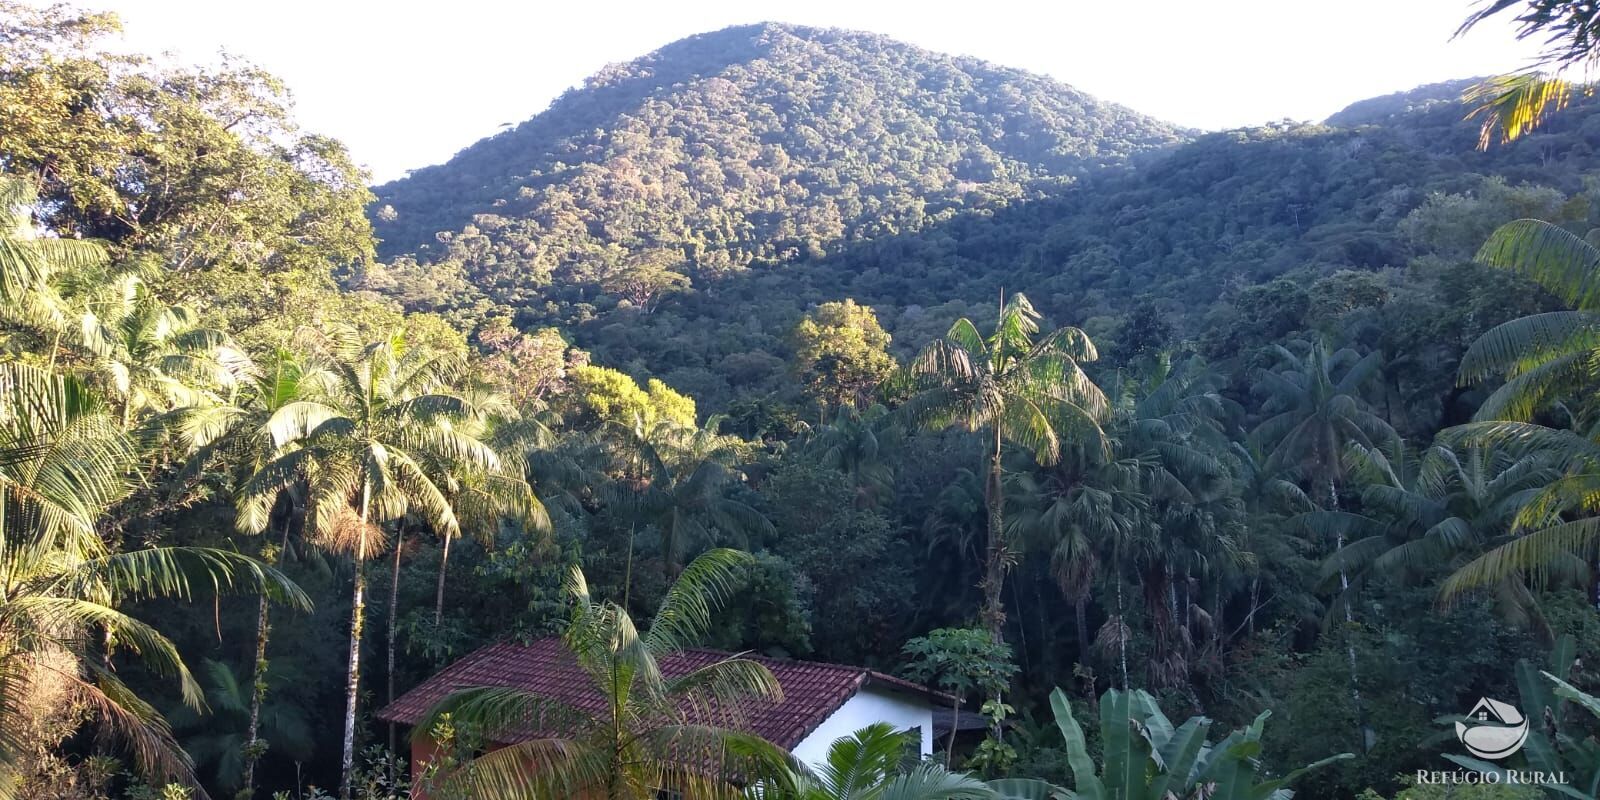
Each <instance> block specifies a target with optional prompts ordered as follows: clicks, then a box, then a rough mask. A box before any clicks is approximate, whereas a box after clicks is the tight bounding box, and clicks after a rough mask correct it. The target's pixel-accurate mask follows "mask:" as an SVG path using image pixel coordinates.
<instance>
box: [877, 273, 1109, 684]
mask: <svg viewBox="0 0 1600 800" xmlns="http://www.w3.org/2000/svg"><path fill="white" fill-rule="evenodd" d="M1038 331H1039V314H1038V312H1036V311H1034V310H1033V306H1032V305H1031V304H1030V303H1029V302H1028V298H1027V297H1025V296H1023V295H1022V294H1014V295H1012V296H1011V299H1010V300H1009V301H1004V302H1002V303H1001V306H1000V316H999V318H998V319H997V320H996V322H995V327H994V331H993V332H992V333H991V334H990V335H989V337H988V338H987V339H986V338H984V337H983V336H982V334H980V333H978V328H977V326H975V325H973V324H972V322H971V321H970V320H968V319H966V318H962V319H958V320H956V322H955V324H954V325H952V326H951V327H950V332H949V333H947V334H945V338H944V339H943V340H941V341H936V342H934V343H932V344H930V345H929V346H928V347H927V348H926V349H924V350H923V351H922V354H921V355H919V356H918V357H917V360H916V362H915V363H914V364H913V366H912V368H913V371H914V373H915V374H916V375H918V376H920V377H921V378H922V379H923V381H924V382H925V384H926V385H925V386H924V387H923V388H922V390H921V391H920V392H918V394H917V395H915V396H914V397H913V398H912V399H911V400H909V401H907V403H906V404H905V406H904V407H903V410H904V413H905V414H906V415H907V416H908V417H910V418H911V419H913V420H916V421H918V422H920V423H921V424H922V425H924V426H927V427H930V428H946V427H952V426H955V427H959V428H961V429H963V430H967V431H971V432H974V433H977V432H985V433H986V435H988V436H989V437H991V441H992V447H991V449H990V451H989V470H988V475H987V479H986V483H985V486H984V500H985V504H986V505H987V511H988V529H989V530H988V533H989V538H988V544H987V546H986V547H985V550H984V557H983V574H982V578H981V579H980V580H979V584H978V585H979V587H980V588H981V589H982V591H983V609H982V612H981V618H982V620H983V625H984V627H985V628H986V629H987V630H988V631H989V636H990V638H991V639H992V640H994V642H995V643H996V644H1000V643H1001V642H1003V641H1004V632H1003V627H1004V625H1005V610H1004V607H1003V605H1002V602H1001V594H1000V592H1001V589H1002V588H1003V587H1004V584H1005V577H1006V572H1007V570H1009V569H1010V567H1011V562H1012V560H1013V556H1014V553H1013V548H1012V546H1011V542H1010V541H1009V540H1008V538H1007V535H1006V529H1005V524H1004V523H1005V519H1004V508H1005V500H1004V497H1003V491H1004V490H1003V486H1004V480H1003V473H1002V469H1001V457H1002V455H1003V453H1004V445H1005V443H1006V442H1007V441H1011V442H1014V443H1016V444H1018V445H1021V446H1022V447H1024V448H1025V449H1027V450H1028V451H1029V452H1031V453H1032V455H1033V457H1034V459H1035V461H1037V462H1038V463H1040V464H1053V463H1055V462H1056V461H1057V460H1058V459H1059V458H1060V457H1061V450H1062V447H1063V443H1064V442H1066V443H1070V444H1074V445H1080V446H1086V447H1091V448H1097V449H1100V450H1107V449H1108V448H1109V443H1108V440H1107V437H1106V434H1105V431H1104V430H1102V429H1101V423H1102V421H1103V420H1104V419H1105V417H1106V413H1107V411H1108V409H1109V403H1108V402H1107V401H1106V398H1105V395H1104V394H1102V393H1101V391H1100V388H1099V387H1097V386H1095V385H1094V382H1093V381H1091V380H1089V376H1088V375H1086V374H1084V372H1083V368H1082V367H1081V366H1080V362H1084V361H1093V360H1094V359H1095V358H1096V353H1095V349H1094V344H1093V343H1092V342H1090V341H1089V337H1088V336H1087V335H1086V334H1084V332H1083V331H1081V330H1078V329H1077V328H1061V329H1059V330H1056V331H1052V332H1051V333H1049V334H1046V335H1044V336H1042V337H1039V339H1038V341H1034V338H1033V337H1034V334H1036V333H1038ZM995 699H998V696H996V697H995Z"/></svg>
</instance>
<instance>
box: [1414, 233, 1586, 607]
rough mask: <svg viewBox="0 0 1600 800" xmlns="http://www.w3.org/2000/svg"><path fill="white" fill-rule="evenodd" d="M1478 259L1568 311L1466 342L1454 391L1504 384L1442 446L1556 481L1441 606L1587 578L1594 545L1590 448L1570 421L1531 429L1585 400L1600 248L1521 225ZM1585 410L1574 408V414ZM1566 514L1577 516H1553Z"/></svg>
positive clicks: (1454, 582) (1466, 567)
mask: <svg viewBox="0 0 1600 800" xmlns="http://www.w3.org/2000/svg"><path fill="white" fill-rule="evenodd" d="M1478 260H1479V261H1481V262H1483V263H1485V264H1488V265H1489V266H1491V267H1495V268H1498V269H1504V270H1508V271H1510V272H1512V273H1515V274H1518V275H1522V276H1524V277H1527V278H1530V279H1532V280H1533V281H1535V282H1536V283H1538V284H1539V285H1540V286H1542V287H1544V289H1545V290H1546V291H1548V292H1550V293H1551V294H1553V295H1555V296H1556V297H1558V298H1560V299H1561V300H1562V301H1563V302H1564V303H1566V304H1567V305H1568V306H1570V307H1571V309H1570V310H1567V311H1552V312H1547V313H1543V314H1534V315H1531V316H1526V317H1520V318H1518V319H1514V320H1511V321H1509V322H1505V323H1503V324H1501V325H1498V326H1496V327H1494V328H1491V329H1490V330H1488V331H1487V332H1485V333H1484V334H1483V335H1482V336H1480V337H1478V339H1477V340H1476V341H1474V342H1473V343H1472V345H1471V347H1469V348H1468V349H1467V352H1466V354H1465V355H1463V356H1462V359H1461V367H1460V374H1459V377H1460V380H1461V382H1462V383H1469V382H1477V381H1481V380H1483V379H1485V378H1488V377H1490V376H1494V375H1504V376H1505V379H1506V380H1505V382H1504V383H1503V384H1501V385H1500V386H1499V387H1498V388H1496V389H1495V390H1494V391H1493V392H1492V393H1491V394H1490V395H1489V397H1488V398H1487V399H1485V400H1484V402H1483V405H1482V406H1480V407H1479V409H1478V411H1477V413H1476V414H1475V415H1474V416H1473V420H1474V421H1473V422H1471V423H1469V424H1467V425H1463V426H1460V427H1458V428H1455V429H1452V430H1450V431H1447V432H1446V433H1445V437H1446V439H1447V440H1448V441H1451V442H1457V443H1461V444H1467V445H1476V446H1483V447H1495V448H1498V449H1501V450H1503V451H1504V452H1506V453H1507V454H1509V455H1511V456H1513V457H1529V456H1535V455H1537V456H1539V457H1542V458H1548V459H1550V462H1549V463H1550V464H1551V466H1552V467H1553V468H1554V469H1557V470H1559V471H1561V472H1562V473H1565V475H1564V477H1563V478H1562V479H1561V480H1557V481H1553V482H1551V483H1549V484H1548V485H1547V486H1546V487H1545V488H1544V491H1543V492H1541V493H1540V495H1539V496H1538V497H1537V498H1534V499H1533V500H1532V501H1531V502H1529V503H1528V504H1527V505H1526V506H1524V508H1523V509H1522V511H1521V512H1520V513H1519V514H1518V515H1517V518H1516V519H1515V526H1514V528H1515V530H1516V531H1519V532H1523V534H1522V535H1519V536H1516V537H1515V538H1513V539H1511V540H1510V541H1508V542H1505V543H1503V544H1501V545H1499V546H1497V547H1494V548H1492V549H1490V550H1488V551H1487V552H1485V553H1483V554H1482V555H1480V556H1479V557H1478V558H1476V559H1474V560H1472V561H1471V562H1468V563H1466V564H1463V565H1461V567H1460V568H1459V569H1457V570H1456V571H1455V572H1454V573H1453V574H1452V575H1451V576H1450V577H1449V579H1447V580H1446V581H1445V584H1444V585H1443V587H1442V589H1441V591H1442V592H1443V594H1444V595H1445V596H1446V597H1452V596H1455V595H1457V594H1460V593H1463V592H1466V591H1469V590H1472V589H1477V588H1483V587H1488V586H1495V585H1499V584H1501V583H1502V582H1503V581H1506V580H1507V579H1510V578H1513V577H1516V576H1519V575H1525V574H1531V575H1533V576H1534V577H1549V576H1550V575H1561V574H1570V573H1572V572H1573V571H1575V570H1576V571H1579V572H1583V571H1587V570H1584V569H1583V568H1581V567H1579V566H1578V565H1579V564H1582V563H1583V562H1584V561H1585V560H1587V556H1588V554H1589V553H1591V552H1592V548H1593V543H1594V542H1595V541H1596V540H1597V538H1600V519H1597V518H1596V517H1593V516H1590V515H1592V514H1593V513H1594V512H1595V511H1596V510H1600V506H1596V504H1595V503H1596V496H1595V494H1594V493H1593V491H1592V490H1591V488H1590V487H1593V486H1595V485H1600V444H1597V443H1596V441H1595V439H1594V436H1593V434H1592V433H1590V432H1588V429H1587V426H1583V425H1581V424H1576V422H1577V421H1576V420H1574V422H1575V424H1574V427H1577V428H1579V430H1563V429H1559V428H1553V427H1547V426H1544V425H1540V424H1537V423H1536V422H1534V421H1533V420H1534V418H1535V415H1537V414H1539V413H1540V412H1542V411H1546V410H1548V409H1550V407H1551V406H1553V405H1555V404H1556V403H1558V402H1559V401H1560V400H1561V399H1563V398H1566V397H1569V396H1573V395H1576V396H1578V397H1579V398H1583V397H1586V396H1587V395H1588V393H1589V392H1590V391H1592V386H1593V383H1594V380H1595V378H1596V377H1597V373H1596V359H1595V357H1596V354H1597V353H1600V291H1597V289H1596V287H1597V286H1600V284H1597V282H1596V275H1597V273H1600V249H1597V248H1595V247H1594V246H1593V245H1590V244H1589V243H1588V242H1586V241H1584V240H1583V239H1580V238H1578V237H1577V236H1574V235H1573V234H1571V233H1569V232H1567V231H1565V230H1563V229H1561V228H1559V227H1557V226H1555V225H1551V224H1550V223H1547V222H1541V221H1539V220H1532V219H1523V220H1517V221H1515V222H1512V223H1509V224H1507V225H1504V226H1502V227H1501V228H1499V229H1498V230H1496V231H1495V232H1494V233H1493V234H1492V235H1491V236H1490V237H1489V240H1488V241H1486V242H1485V243H1484V245H1483V248H1482V249H1481V250H1479V252H1478ZM1585 406H1586V404H1582V403H1580V405H1579V408H1578V409H1577V413H1579V414H1581V413H1582V412H1583V411H1584V409H1585ZM1569 416H1571V414H1569ZM1568 513H1575V514H1581V515H1583V516H1582V517H1581V518H1578V519H1567V518H1565V517H1563V515H1564V514H1568ZM1575 562H1576V563H1575ZM1590 580H1592V577H1591V578H1590Z"/></svg>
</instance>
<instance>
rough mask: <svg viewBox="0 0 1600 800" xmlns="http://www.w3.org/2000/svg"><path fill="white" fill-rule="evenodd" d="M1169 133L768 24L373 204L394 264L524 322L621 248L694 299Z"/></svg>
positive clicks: (612, 77)
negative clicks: (456, 287)
mask: <svg viewBox="0 0 1600 800" xmlns="http://www.w3.org/2000/svg"><path fill="white" fill-rule="evenodd" d="M1181 138H1182V133H1181V132H1180V131H1179V130H1178V129H1176V128H1174V127H1173V126H1171V125H1167V124H1165V123H1162V122H1159V121H1156V120H1153V119H1150V118H1148V117H1145V116H1142V115H1140V114H1136V113H1134V112H1132V111H1130V110H1128V109H1126V108H1122V107H1120V106H1116V105H1113V104H1110V103H1103V102H1100V101H1098V100H1095V99H1094V98H1092V97H1089V96H1087V95H1085V94H1083V93H1081V92H1078V91H1076V90H1074V89H1072V88H1071V87H1068V86H1064V85H1062V84H1060V83H1057V82H1055V81H1052V80H1050V79H1048V78H1044V77H1041V76H1038V75H1033V74H1029V73H1026V72H1022V71H1019V70H1013V69H1006V68H1003V67H999V66H996V65H993V64H988V63H985V62H982V61H978V60H975V59H970V58H960V57H952V56H946V55H941V54H937V53H932V52H928V51H926V50H921V49H918V48H915V47H911V46H909V45H905V44H902V43H899V42H896V41H894V40H891V39H888V38H886V37H883V36H877V35H872V34H866V33H856V32H850V31H840V30H821V29H814V28H804V27H797V26H788V25H777V24H761V25H752V26H744V27H735V28H729V29H726V30H721V31H717V32H714V33H708V34H703V35H700V36H694V37H691V38H688V39H684V40H682V41H679V42H676V43H673V44H670V45H668V46H666V47H663V48H662V49H660V50H658V51H656V52H654V53H651V54H649V55H647V56H645V57H643V58H640V59H638V60H635V61H633V62H630V63H626V64H619V65H614V66H611V67H608V68H607V69H605V70H603V71H602V72H600V73H599V74H596V75H594V76H592V77H591V78H589V79H588V80H587V81H586V82H585V83H584V85H583V86H581V87H579V88H576V89H573V90H571V91H569V92H568V93H566V94H565V95H563V96H562V97H561V98H560V99H558V100H556V101H555V102H554V103H553V104H552V105H551V106H550V108H549V109H548V110H547V111H545V112H544V113H542V114H539V115H538V116H535V117H534V118H532V119H530V120H528V121H526V122H524V123H522V124H521V125H519V126H517V127H516V128H515V129H512V130H509V131H506V132H504V133H501V134H499V135H497V136H494V137H492V138H489V139H485V140H483V141H481V142H479V143H477V144H475V145H473V146H472V147H469V148H467V149H466V150H464V151H462V152H461V153H460V154H458V155H457V156H456V157H455V158H453V159H452V160H451V161H450V162H449V163H447V164H444V165H442V166H436V167H429V168H426V169H420V170H417V171H415V172H414V173H413V174H411V175H410V176H409V177H408V178H406V179H404V180H400V181H397V182H394V183H391V184H388V185H385V186H381V187H378V188H377V190H376V192H377V194H378V197H379V199H378V201H377V203H375V204H374V208H375V210H376V213H375V225H376V228H377V233H378V235H379V237H380V238H381V239H382V240H383V245H382V247H383V254H384V255H385V256H387V257H390V258H393V257H395V256H398V255H402V254H410V253H415V254H416V255H417V256H418V257H419V258H421V259H423V260H425V261H440V262H448V263H449V264H451V265H452V266H454V265H459V273H458V275H455V276H450V275H449V273H450V272H452V271H450V270H447V271H446V276H447V277H459V278H461V279H464V280H465V281H466V282H467V283H470V284H471V285H473V286H475V287H477V288H479V289H481V290H482V291H483V292H484V293H485V294H487V295H488V297H489V298H491V299H492V300H494V301H495V302H504V303H511V304H514V305H525V304H528V303H531V302H534V301H535V300H537V299H541V298H542V296H543V293H544V292H545V290H546V287H547V286H548V285H549V284H550V283H551V282H552V281H555V282H558V283H561V284H563V285H571V284H574V283H578V284H583V283H604V282H605V281H606V278H607V277H608V273H609V272H611V271H614V270H616V269H621V268H623V265H621V264H619V263H618V262H621V261H625V260H626V258H625V255H624V253H623V251H622V250H620V249H619V248H625V249H627V250H631V251H638V250H640V249H649V248H658V249H661V250H663V251H670V252H667V253H666V254H665V255H664V258H665V260H666V262H667V266H668V267H669V268H671V269H673V270H674V271H677V272H681V273H684V274H687V275H688V276H689V277H690V279H691V280H693V281H694V283H696V284H700V283H704V282H707V281H713V280H716V279H717V278H720V277H725V276H726V275H728V274H732V273H737V272H739V271H741V270H743V269H745V268H747V267H750V266H753V265H762V264H770V263H774V262H786V261H793V260H796V259H800V258H806V257H817V256H820V255H822V254H824V253H827V252H829V251H831V250H833V249H834V248H835V246H836V243H837V242H840V241H854V240H860V239H865V238H869V237H874V236H881V235H889V234H897V233H906V232H914V231H917V230H921V229H924V228H926V227H928V226H930V225H935V224H938V223H939V222H941V221H944V220H947V219H949V218H951V217H953V216H955V215H957V214H959V213H961V212H963V211H972V210H988V209H995V208H999V207H1003V206H1005V205H1007V204H1008V203H1012V202H1015V201H1017V200H1021V199H1025V198H1031V197H1039V196H1042V195H1044V194H1047V193H1050V192H1053V191H1057V190H1059V189H1060V188H1061V187H1063V186H1066V185H1068V184H1070V183H1072V182H1073V181H1074V180H1076V179H1078V178H1080V177H1081V176H1083V175H1085V174H1088V173H1090V172H1092V171H1094V170H1095V169H1097V168H1101V167H1104V166H1108V165H1114V164H1121V163H1124V162H1126V161H1127V160H1128V159H1129V158H1130V157H1132V156H1134V155H1136V154H1139V153H1142V152H1146V151H1149V150H1152V149H1156V148H1160V147H1163V146H1166V145H1170V144H1172V143H1174V142H1176V141H1179V140H1180V139H1181ZM440 231H447V232H451V233H450V234H449V235H446V236H444V237H436V234H437V233H438V232H440ZM457 299H459V298H457Z"/></svg>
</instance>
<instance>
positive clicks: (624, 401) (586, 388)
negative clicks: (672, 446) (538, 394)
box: [568, 364, 695, 430]
mask: <svg viewBox="0 0 1600 800" xmlns="http://www.w3.org/2000/svg"><path fill="white" fill-rule="evenodd" d="M568 377H569V379H570V380H571V382H572V398H573V400H574V402H575V407H574V409H573V410H574V411H575V412H576V413H575V414H572V417H573V421H574V422H575V423H577V424H583V422H584V421H589V422H590V424H609V425H616V426H620V427H622V428H625V429H632V428H635V427H638V428H642V429H645V430H648V429H650V428H652V427H654V426H655V425H656V423H657V422H668V423H672V424H674V425H687V426H693V425H694V424H695V410H694V400H693V399H691V398H689V397H686V396H684V395H682V394H679V393H678V392H676V391H673V389H672V387H670V386H668V385H666V384H665V383H662V382H661V381H659V380H656V379H655V378H651V379H650V380H649V381H648V382H647V387H646V388H645V389H641V388H639V384H637V383H635V382H634V380H633V378H630V377H628V376H627V375H626V374H624V373H621V372H618V371H617V370H614V369H607V368H605V367H596V366H590V365H587V364H585V365H583V366H579V367H575V368H573V369H572V370H571V371H570V372H569V373H568Z"/></svg>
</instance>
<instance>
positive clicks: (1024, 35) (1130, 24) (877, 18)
mask: <svg viewBox="0 0 1600 800" xmlns="http://www.w3.org/2000/svg"><path fill="white" fill-rule="evenodd" d="M77 1H78V2H80V3H83V4H85V5H88V6H89V7H93V8H104V9H107V10H111V11H115V12H117V13H118V14H119V15H121V16H122V19H123V22H124V26H125V28H126V29H127V32H126V45H127V46H128V47H129V48H132V49H138V50H142V51H146V52H160V51H172V52H173V53H174V54H175V55H176V56H177V57H179V58H181V59H183V60H186V61H199V62H205V61H210V60H212V59H213V58H214V57H215V55H216V54H217V53H218V52H219V51H220V50H226V51H228V52H229V53H232V54H235V55H240V56H244V57H246V58H248V59H250V60H252V61H254V62H256V63H258V64H260V65H261V66H263V67H265V68H267V69H268V70H270V71H272V72H274V73H276V74H277V75H279V76H280V77H282V78H283V79H284V80H285V81H286V82H287V83H288V85H289V87H290V88H291V89H292V90H293V92H294V95H295V99H296V106H297V110H298V117H299V119H300V121H301V123H302V125H303V126H304V127H305V128H307V129H309V130H314V131H317V132H320V133H326V134H329V135H332V136H335V137H338V138H339V139H342V140H343V141H344V142H345V143H346V144H347V145H349V147H350V149H351V151H352V152H353V153H354V155H355V157H356V160H357V161H358V162H360V163H362V164H365V165H366V166H367V167H368V168H369V169H371V170H372V172H373V174H374V177H375V178H376V179H378V180H386V179H391V178H395V177H399V176H400V175H402V174H404V172H405V171H406V170H407V169H411V168H414V167H419V166H424V165H427V164H434V163H439V162H441V161H444V160H446V159H448V158H449V157H450V156H451V155H452V154H454V153H455V152H456V151H457V150H460V149H461V148H463V147H465V146H467V145H469V144H471V143H472V142H473V141H475V140H477V139H479V138H481V137H483V136H487V135H490V134H493V133H495V132H496V131H497V130H498V129H499V127H500V125H501V123H507V122H509V123H516V122H520V121H522V120H524V119H526V118H528V117H530V116H532V115H533V114H535V113H537V112H539V111H540V110H542V109H544V108H545V106H546V105H548V104H549V102H550V101H551V100H553V99H554V98H555V97H556V96H557V95H559V94H560V93H561V92H562V91H563V90H565V89H566V88H568V87H570V86H573V85H575V84H577V83H578V82H580V81H581V80H582V79H583V78H584V77H585V76H587V75H589V74H590V73H592V72H594V71H595V70H596V69H597V68H599V67H601V66H604V65H605V64H608V63H612V62H617V61H626V60H629V59H631V58H634V57H636V56H639V55H641V54H643V53H646V52H649V51H651V50H654V49H656V48H657V47H660V46H661V45H663V44H666V43H667V42H670V41H673V40H675V39H679V38H682V37H684V36H687V35H690V34H693V33H700V32H703V31H708V30H715V29H717V28H722V27H726V26H728V25H734V24H739V23H746V22H755V21H760V20H776V21H782V22H794V23H801V24H808V25H821V26H835V27H845V28H856V29H861V30H869V31H875V32H878V33H884V34H888V35H890V36H893V37H896V38H899V39H903V40H905V41H908V42H911V43H913V44H917V45H921V46H923V47H927V48H930V49H933V50H939V51H944V52H950V53H964V54H968V55H973V56H978V57H980V58H984V59H988V60H990V61H995V62H998V63H1000V64H1004V65H1008V66H1014V67H1021V68H1024V69H1028V70H1032V71H1035V72H1042V73H1045V74H1048V75H1051V76H1054V77H1055V78H1057V79H1059V80H1061V81H1064V82H1066V83H1069V84H1072V85H1073V86H1076V87H1077V88H1079V89H1082V90H1084V91H1087V92H1089V93H1091V94H1094V95H1096V96H1098V97H1100V98H1102V99H1106V100H1112V101H1115V102H1118V103H1122V104H1124V105H1127V106H1131V107H1132V108H1134V109H1136V110H1139V111H1142V112H1144V113H1147V114H1150V115H1152V116H1156V117H1160V118H1162V119H1166V120H1170V121H1172V122H1176V123H1179V124H1182V125H1187V126H1191V127H1196V128H1206V129H1220V128H1228V127H1236V126H1241V125H1252V124H1258V123H1262V122H1266V121H1270V120H1277V119H1283V118H1292V119H1301V120H1313V119H1322V118H1324V117H1326V116H1327V115H1329V114H1331V113H1333V112H1334V111H1337V110H1338V109H1340V108H1342V107H1344V106H1345V105H1347V104H1349V103H1350V102H1352V101H1355V100H1359V99H1362V98H1365V97H1371V96H1373V95H1379V94H1387V93H1389V92H1394V91H1399V90H1402V89H1409V88H1411V87H1413V86H1416V85H1419V84H1423V83H1431V82H1434V81H1441V80H1448V79H1451V78H1460V77H1468V76H1472V75H1481V74H1488V73H1494V72H1507V71H1511V70H1513V69H1515V68H1517V67H1519V66H1522V65H1523V64H1524V63H1526V61H1527V60H1528V58H1529V57H1530V56H1531V55H1532V54H1533V51H1534V48H1533V46H1532V45H1531V44H1528V43H1518V42H1516V41H1515V40H1514V38H1513V37H1512V35H1511V28H1510V25H1509V24H1508V23H1506V22H1503V21H1500V22H1497V24H1494V25H1492V26H1491V25H1485V26H1483V27H1482V28H1481V29H1480V30H1477V31H1474V32H1473V33H1472V34H1471V35H1469V36H1467V37H1464V38H1462V39H1460V40H1456V41H1451V40H1450V35H1451V34H1452V33H1453V32H1454V31H1455V28H1456V26H1457V25H1459V24H1460V22H1461V20H1462V19H1463V18H1464V17H1465V16H1466V15H1467V13H1468V12H1469V10H1470V8H1471V7H1472V6H1471V0H1335V1H1334V2H1327V0H1320V1H1313V0H1212V2H1205V1H1204V0H1142V2H1138V3H1134V2H1129V1H1128V0H1120V1H1119V0H1110V2H1107V1H1106V0H1100V1H1099V2H1088V1H1087V0H1055V2H1048V0H1035V1H1034V2H1017V1H1016V0H963V2H959V3H947V2H942V0H922V2H900V1H899V0H895V1H894V2H888V1H886V0H785V1H784V2H773V1H772V0H702V1H701V2H694V3H674V2H669V1H668V0H658V2H633V1H630V2H608V1H607V0H589V1H588V2H582V1H576V2H575V0H559V2H549V1H548V0H499V1H496V0H427V1H424V0H388V1H387V2H370V1H369V0H274V1H273V2H249V3H247V2H243V0H98V2H97V0H77Z"/></svg>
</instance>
